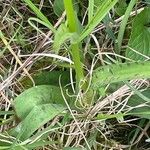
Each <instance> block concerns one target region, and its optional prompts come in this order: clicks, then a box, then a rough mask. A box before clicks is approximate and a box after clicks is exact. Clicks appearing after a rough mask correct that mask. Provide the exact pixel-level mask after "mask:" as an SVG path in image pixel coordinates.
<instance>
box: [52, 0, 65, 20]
mask: <svg viewBox="0 0 150 150" xmlns="http://www.w3.org/2000/svg"><path fill="white" fill-rule="evenodd" d="M53 10H54V13H55V14H56V15H57V16H59V17H60V16H61V14H62V13H63V11H64V10H65V8H64V2H63V0H55V1H54V5H53Z"/></svg>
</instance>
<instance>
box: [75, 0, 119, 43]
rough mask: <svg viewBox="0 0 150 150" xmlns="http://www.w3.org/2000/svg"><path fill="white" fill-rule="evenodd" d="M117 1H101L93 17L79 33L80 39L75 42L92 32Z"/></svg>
mask: <svg viewBox="0 0 150 150" xmlns="http://www.w3.org/2000/svg"><path fill="white" fill-rule="evenodd" d="M117 1H118V0H103V2H102V3H101V5H100V6H99V7H98V8H97V11H96V13H95V15H94V16H93V18H92V19H91V20H90V22H89V23H88V25H87V26H86V27H85V29H84V30H83V32H82V33H81V35H80V38H79V39H78V40H77V42H80V41H82V40H83V39H84V38H85V37H86V36H88V35H89V34H90V33H91V32H92V30H94V28H95V27H96V26H97V25H98V24H99V23H100V22H101V21H102V19H103V18H104V17H105V16H106V14H107V13H108V12H109V11H110V9H111V8H113V6H114V5H115V4H116V3H117Z"/></svg>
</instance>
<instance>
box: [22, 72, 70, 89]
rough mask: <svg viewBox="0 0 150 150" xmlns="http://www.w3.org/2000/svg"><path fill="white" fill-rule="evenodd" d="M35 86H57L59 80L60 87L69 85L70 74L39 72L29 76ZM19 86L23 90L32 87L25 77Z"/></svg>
mask: <svg viewBox="0 0 150 150" xmlns="http://www.w3.org/2000/svg"><path fill="white" fill-rule="evenodd" d="M31 76H32V78H33V80H34V83H35V85H55V86H59V78H60V77H61V78H60V81H61V85H62V86H66V85H67V84H69V83H70V74H69V71H51V72H46V71H45V72H40V73H36V74H33V75H31ZM21 84H22V85H23V86H24V87H25V88H29V87H32V85H33V83H32V81H31V80H30V79H29V78H28V77H25V78H23V79H22V80H21Z"/></svg>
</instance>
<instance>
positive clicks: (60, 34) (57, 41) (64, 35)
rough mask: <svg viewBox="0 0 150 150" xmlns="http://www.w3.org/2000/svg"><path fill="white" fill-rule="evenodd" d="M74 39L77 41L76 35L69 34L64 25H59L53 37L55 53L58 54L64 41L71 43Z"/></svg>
mask: <svg viewBox="0 0 150 150" xmlns="http://www.w3.org/2000/svg"><path fill="white" fill-rule="evenodd" d="M74 39H77V34H76V33H71V32H70V31H69V29H68V28H67V27H66V25H65V24H61V25H60V26H59V28H58V30H57V31H56V33H55V37H54V45H53V48H54V50H55V52H56V53H58V51H59V49H60V47H61V45H62V44H63V43H64V42H65V41H66V40H69V41H71V43H73V41H74Z"/></svg>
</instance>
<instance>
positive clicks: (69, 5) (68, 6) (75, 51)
mask: <svg viewBox="0 0 150 150" xmlns="http://www.w3.org/2000/svg"><path fill="white" fill-rule="evenodd" d="M64 6H65V10H66V14H67V21H68V27H69V30H70V32H76V33H77V32H78V23H77V18H76V14H75V11H74V8H73V2H72V0H64ZM71 53H72V58H73V61H74V66H75V71H76V83H77V87H78V88H79V83H80V81H81V80H83V79H84V70H83V66H82V62H81V60H80V48H79V43H75V44H72V45H71ZM77 90H78V89H77Z"/></svg>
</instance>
